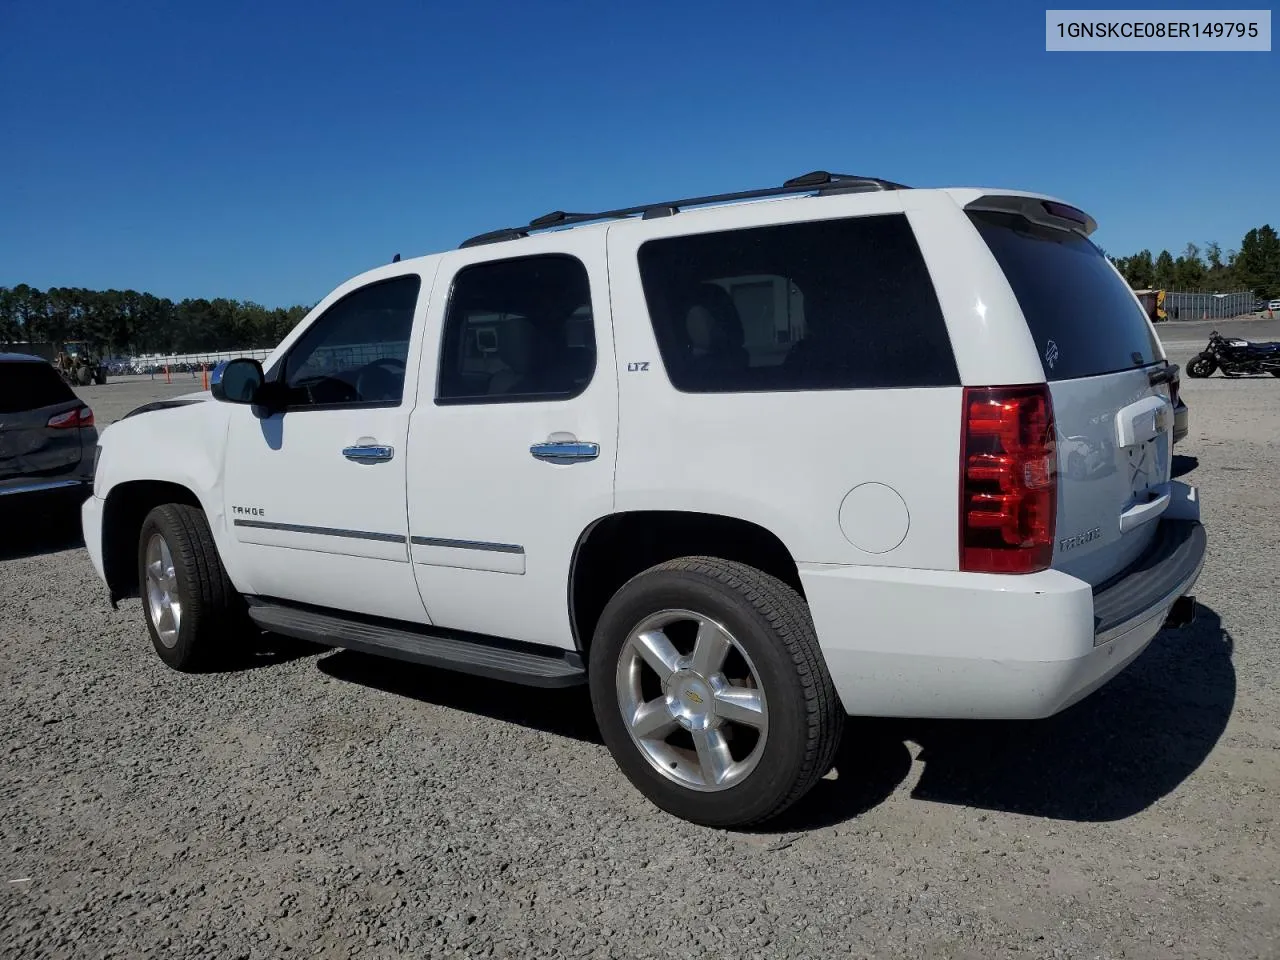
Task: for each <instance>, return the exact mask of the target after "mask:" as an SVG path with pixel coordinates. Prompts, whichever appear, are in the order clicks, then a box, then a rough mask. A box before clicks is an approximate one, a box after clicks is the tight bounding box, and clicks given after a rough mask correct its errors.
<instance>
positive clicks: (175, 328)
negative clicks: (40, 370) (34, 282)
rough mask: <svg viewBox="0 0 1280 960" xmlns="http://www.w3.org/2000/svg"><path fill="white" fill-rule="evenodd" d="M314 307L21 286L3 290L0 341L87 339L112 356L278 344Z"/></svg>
mask: <svg viewBox="0 0 1280 960" xmlns="http://www.w3.org/2000/svg"><path fill="white" fill-rule="evenodd" d="M310 309H311V308H310V307H305V306H292V307H276V308H274V309H272V308H268V307H264V306H261V305H260V304H256V303H252V302H249V301H243V300H228V299H226V298H222V297H219V298H217V299H214V300H205V299H202V298H200V299H190V298H188V299H186V300H180V301H179V302H177V303H174V302H173V301H172V300H170V299H168V298H167V297H157V296H154V295H153V294H150V293H138V292H137V291H135V290H86V289H84V288H82V287H50V288H49V289H48V290H37V289H36V288H34V287H29V286H27V285H26V284H24V283H20V284H18V285H17V286H15V287H0V343H5V342H10V343H12V342H22V341H27V342H54V343H63V342H67V341H77V340H82V341H85V342H87V343H89V344H90V345H91V346H92V347H93V348H94V349H95V350H97V351H99V352H101V353H102V354H104V355H107V356H129V355H134V354H143V353H197V352H201V351H214V350H243V349H249V348H254V347H274V346H275V345H276V344H277V343H279V342H280V340H281V339H282V338H283V337H284V335H285V334H286V333H288V332H289V331H290V330H291V329H293V327H294V326H295V325H296V324H297V322H298V321H299V320H301V319H302V318H303V317H304V316H306V314H307V311H308V310H310Z"/></svg>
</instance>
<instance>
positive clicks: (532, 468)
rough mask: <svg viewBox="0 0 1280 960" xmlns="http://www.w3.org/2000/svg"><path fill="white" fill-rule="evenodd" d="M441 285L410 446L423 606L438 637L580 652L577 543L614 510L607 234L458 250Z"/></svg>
mask: <svg viewBox="0 0 1280 960" xmlns="http://www.w3.org/2000/svg"><path fill="white" fill-rule="evenodd" d="M511 246H515V245H511ZM435 290H436V294H435V295H434V296H433V297H432V303H431V306H430V309H429V312H428V315H427V320H426V336H427V339H426V341H425V344H426V345H425V347H424V349H423V351H422V353H423V364H422V374H421V378H420V384H419V388H418V393H419V403H418V407H417V409H416V410H415V411H414V414H413V418H412V421H411V423H410V425H409V436H408V444H409V451H410V453H409V462H408V489H409V527H410V534H411V551H412V558H413V567H414V570H415V572H416V574H417V578H418V584H419V587H420V589H421V592H422V599H423V602H424V603H425V605H426V608H427V611H428V613H429V614H430V616H431V620H432V622H433V623H434V624H436V625H438V626H441V627H448V628H454V629H459V630H467V631H472V632H476V633H483V634H488V635H492V636H499V637H508V638H512V639H519V640H524V641H529V642H532V643H541V644H548V645H552V646H561V647H571V646H572V644H573V640H572V632H571V628H570V623H569V603H568V595H567V589H568V578H569V568H570V565H571V562H572V558H573V552H574V548H575V546H576V544H577V541H578V537H579V535H580V534H581V533H582V531H583V530H585V529H586V528H587V527H588V526H590V525H591V523H592V522H594V521H595V520H596V519H598V518H599V517H601V516H604V515H606V514H608V513H610V512H611V511H612V509H613V473H614V459H615V455H616V450H617V432H618V422H617V420H618V414H617V409H618V396H617V389H618V388H617V372H616V370H615V367H614V353H613V333H612V326H611V323H610V315H609V276H608V270H607V264H606V260H605V251H604V242H603V238H602V237H601V231H600V229H599V228H591V227H585V228H578V229H575V230H567V231H560V232H555V233H550V234H546V235H543V236H536V237H531V238H528V239H525V240H521V241H520V242H519V244H518V246H517V247H516V250H515V251H512V252H505V251H504V245H502V244H498V245H494V246H489V245H482V246H479V247H468V248H465V249H462V250H458V251H455V252H452V253H450V254H446V255H445V256H444V257H443V258H442V260H441V266H440V272H439V274H438V276H437V278H436V284H435Z"/></svg>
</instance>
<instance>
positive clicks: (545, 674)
mask: <svg viewBox="0 0 1280 960" xmlns="http://www.w3.org/2000/svg"><path fill="white" fill-rule="evenodd" d="M245 599H246V601H247V602H248V604H249V611H248V612H249V616H250V617H251V618H252V619H253V622H254V623H255V624H257V625H258V626H259V627H261V628H262V629H263V630H267V631H269V632H271V633H279V634H283V635H284V636H286V637H296V638H297V639H299V640H309V641H311V642H312V643H319V644H322V645H324V646H327V647H341V648H343V649H347V650H356V651H359V652H360V653H369V654H373V655H375V656H382V657H391V658H393V659H396V660H407V661H409V662H410V663H421V664H425V665H426V666H429V667H441V668H443V669H445V670H454V671H457V672H459V673H470V674H474V675H476V676H480V677H488V678H490V679H493V680H506V681H508V682H510V683H520V684H524V685H526V686H532V687H575V686H579V685H581V684H584V683H586V682H587V672H586V669H585V668H584V667H583V664H582V658H581V657H580V656H579V655H578V654H577V653H576V652H574V651H572V650H561V649H559V648H558V647H544V646H540V645H537V644H529V643H519V642H516V641H511V640H503V639H500V638H498V637H488V636H483V635H480V634H469V633H461V632H458V631H452V630H442V629H440V628H438V627H428V626H418V625H417V624H403V625H400V624H398V623H395V622H392V621H385V620H384V621H377V620H373V619H365V618H361V617H355V616H351V615H348V614H343V613H339V612H336V611H331V610H317V609H314V608H307V607H299V606H294V605H292V604H284V603H278V602H275V601H272V600H267V599H264V598H260V597H246V598H245Z"/></svg>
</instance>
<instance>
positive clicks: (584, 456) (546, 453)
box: [529, 440, 600, 463]
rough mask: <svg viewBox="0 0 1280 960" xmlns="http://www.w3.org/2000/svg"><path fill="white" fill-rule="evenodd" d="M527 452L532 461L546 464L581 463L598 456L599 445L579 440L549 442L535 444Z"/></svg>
mask: <svg viewBox="0 0 1280 960" xmlns="http://www.w3.org/2000/svg"><path fill="white" fill-rule="evenodd" d="M529 452H530V453H531V454H533V456H534V459H536V460H545V461H547V462H548V463H581V462H582V461H584V460H594V459H595V458H596V457H598V456H600V444H598V443H584V442H583V441H581V440H561V441H549V442H547V443H535V444H534V445H533V446H531V447H530V448H529Z"/></svg>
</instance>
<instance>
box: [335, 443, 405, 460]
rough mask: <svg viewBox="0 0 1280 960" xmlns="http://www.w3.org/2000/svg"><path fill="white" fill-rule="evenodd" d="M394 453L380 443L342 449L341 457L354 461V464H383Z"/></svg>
mask: <svg viewBox="0 0 1280 960" xmlns="http://www.w3.org/2000/svg"><path fill="white" fill-rule="evenodd" d="M394 453H395V451H394V450H393V449H392V448H391V447H388V446H384V445H382V444H380V443H376V444H367V445H366V444H359V445H357V446H354V447H343V449H342V455H343V456H344V457H346V458H347V459H348V460H354V461H355V462H356V463H385V462H386V461H388V460H390V459H391V457H392V456H393V455H394Z"/></svg>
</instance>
